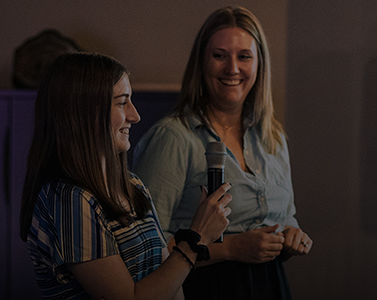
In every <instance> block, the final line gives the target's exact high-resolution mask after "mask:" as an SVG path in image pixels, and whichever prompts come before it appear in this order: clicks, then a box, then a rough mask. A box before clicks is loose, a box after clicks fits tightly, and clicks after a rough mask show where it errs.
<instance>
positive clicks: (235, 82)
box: [220, 79, 241, 85]
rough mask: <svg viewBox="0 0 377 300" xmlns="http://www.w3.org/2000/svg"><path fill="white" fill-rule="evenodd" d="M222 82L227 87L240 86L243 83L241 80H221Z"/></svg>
mask: <svg viewBox="0 0 377 300" xmlns="http://www.w3.org/2000/svg"><path fill="white" fill-rule="evenodd" d="M220 81H221V82H222V83H223V84H226V85H239V84H240V83H241V79H233V80H232V79H220Z"/></svg>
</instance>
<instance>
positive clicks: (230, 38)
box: [204, 27, 258, 109]
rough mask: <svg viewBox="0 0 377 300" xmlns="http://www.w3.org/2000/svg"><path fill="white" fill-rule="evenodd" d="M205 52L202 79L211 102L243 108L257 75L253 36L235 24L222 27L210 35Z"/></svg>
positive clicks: (255, 49) (256, 53)
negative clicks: (232, 26) (231, 26)
mask: <svg viewBox="0 0 377 300" xmlns="http://www.w3.org/2000/svg"><path fill="white" fill-rule="evenodd" d="M204 55H205V57H204V58H205V59H204V61H205V63H204V80H205V83H206V85H207V88H208V91H209V96H210V103H211V104H212V105H221V106H222V107H226V108H229V107H238V108H240V109H242V105H243V102H244V101H245V98H246V96H247V94H248V93H249V91H250V90H251V88H252V87H253V85H254V83H255V80H256V78H257V71H258V51H257V45H256V42H255V40H254V38H253V37H252V36H251V35H250V34H249V33H248V32H247V31H245V30H243V29H241V28H238V27H234V28H224V29H221V30H219V31H217V32H215V33H214V34H213V35H212V36H211V38H210V40H209V42H208V45H207V48H206V51H205V54H204ZM224 105H225V106H224Z"/></svg>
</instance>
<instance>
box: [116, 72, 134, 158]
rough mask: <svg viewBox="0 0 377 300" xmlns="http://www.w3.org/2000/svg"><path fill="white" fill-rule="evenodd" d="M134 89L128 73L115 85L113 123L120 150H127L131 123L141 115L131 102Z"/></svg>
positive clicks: (129, 145) (117, 148)
mask: <svg viewBox="0 0 377 300" xmlns="http://www.w3.org/2000/svg"><path fill="white" fill-rule="evenodd" d="M131 95H132V89H131V84H130V81H129V79H128V76H127V75H126V74H124V75H123V77H122V78H121V79H120V80H119V81H118V82H117V83H116V84H115V85H114V90H113V100H112V106H111V125H112V130H113V135H114V139H115V147H116V150H117V151H118V152H122V151H127V150H128V149H130V147H131V144H130V141H129V136H130V128H131V124H135V123H137V122H139V121H140V116H139V114H138V112H137V110H136V108H135V106H134V105H133V104H132V102H131Z"/></svg>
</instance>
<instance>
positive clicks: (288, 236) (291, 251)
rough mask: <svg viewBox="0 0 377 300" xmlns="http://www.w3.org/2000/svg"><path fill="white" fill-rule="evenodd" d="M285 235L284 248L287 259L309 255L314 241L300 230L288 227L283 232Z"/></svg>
mask: <svg viewBox="0 0 377 300" xmlns="http://www.w3.org/2000/svg"><path fill="white" fill-rule="evenodd" d="M282 233H283V235H284V238H285V240H284V244H283V246H284V248H283V252H285V255H284V256H286V258H287V259H288V258H289V257H291V256H294V255H295V256H297V255H305V254H308V253H309V251H310V249H311V248H312V246H313V241H312V239H311V238H310V237H309V236H308V235H307V234H306V233H305V232H303V231H302V230H301V229H300V228H295V227H291V226H286V227H285V228H284V231H283V232H282Z"/></svg>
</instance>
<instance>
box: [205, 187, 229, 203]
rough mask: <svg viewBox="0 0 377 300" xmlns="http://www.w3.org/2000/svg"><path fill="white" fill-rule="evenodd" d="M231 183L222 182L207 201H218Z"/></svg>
mask: <svg viewBox="0 0 377 300" xmlns="http://www.w3.org/2000/svg"><path fill="white" fill-rule="evenodd" d="M231 187H232V186H231V184H230V183H228V182H226V183H224V184H222V185H221V186H220V187H219V188H218V189H217V190H216V191H214V192H213V193H212V194H211V195H210V196H209V197H208V198H209V201H219V200H221V198H222V197H223V196H224V195H225V194H226V192H227V191H229V189H230V188H231Z"/></svg>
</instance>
